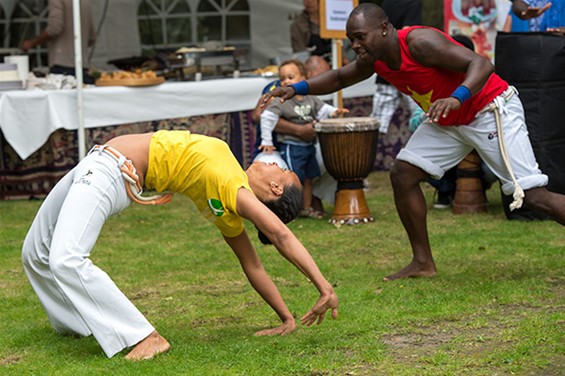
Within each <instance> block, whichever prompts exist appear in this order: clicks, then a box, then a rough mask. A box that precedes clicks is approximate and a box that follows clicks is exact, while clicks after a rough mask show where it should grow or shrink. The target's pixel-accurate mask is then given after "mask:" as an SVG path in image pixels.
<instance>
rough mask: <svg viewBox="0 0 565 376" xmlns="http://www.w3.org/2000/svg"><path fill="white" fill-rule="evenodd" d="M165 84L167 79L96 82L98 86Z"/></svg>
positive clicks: (126, 79) (125, 79) (153, 78)
mask: <svg viewBox="0 0 565 376" xmlns="http://www.w3.org/2000/svg"><path fill="white" fill-rule="evenodd" d="M163 82H165V77H152V78H124V79H120V80H96V86H152V85H159V84H162V83H163Z"/></svg>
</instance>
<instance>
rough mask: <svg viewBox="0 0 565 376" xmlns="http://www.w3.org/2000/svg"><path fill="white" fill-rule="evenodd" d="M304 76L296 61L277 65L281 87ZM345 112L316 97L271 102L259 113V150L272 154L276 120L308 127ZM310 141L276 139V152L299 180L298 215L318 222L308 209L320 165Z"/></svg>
mask: <svg viewBox="0 0 565 376" xmlns="http://www.w3.org/2000/svg"><path fill="white" fill-rule="evenodd" d="M307 77H308V73H307V71H306V66H305V65H304V64H303V63H302V62H301V61H300V60H295V59H294V60H286V61H284V62H282V63H281V65H280V66H279V79H280V81H281V87H283V86H288V85H290V84H293V83H296V82H299V81H301V80H304V79H306V78H307ZM347 112H349V111H348V110H346V109H341V108H337V107H334V106H330V105H329V104H326V103H324V102H323V101H322V100H321V99H320V98H318V97H316V96H311V95H309V96H296V97H295V98H293V99H292V100H290V101H288V102H285V103H280V102H278V101H272V102H271V103H270V104H269V106H268V107H267V108H266V109H265V110H264V111H263V113H262V114H261V145H260V146H259V149H260V150H261V151H263V152H265V153H267V154H270V153H272V152H274V151H275V146H274V144H273V140H272V132H273V130H274V129H275V127H276V125H277V123H278V122H279V119H281V118H282V119H286V120H288V121H290V122H292V123H294V124H304V125H311V124H312V123H314V122H316V121H319V120H323V119H327V118H329V117H336V116H338V115H341V114H345V113H347ZM314 142H315V140H314V141H304V140H302V139H300V138H298V137H294V136H292V135H290V134H281V135H280V137H279V144H278V145H279V151H280V153H281V157H282V158H283V159H284V161H285V162H286V164H287V165H288V167H289V168H290V169H291V170H292V171H294V172H295V173H296V174H297V175H298V177H299V178H300V182H301V183H302V184H303V186H304V209H303V211H302V212H301V216H304V217H312V218H318V219H321V218H322V217H323V213H315V212H314V209H313V208H312V195H313V180H314V179H315V178H318V177H319V176H320V166H319V164H318V160H317V158H316V147H315V145H314Z"/></svg>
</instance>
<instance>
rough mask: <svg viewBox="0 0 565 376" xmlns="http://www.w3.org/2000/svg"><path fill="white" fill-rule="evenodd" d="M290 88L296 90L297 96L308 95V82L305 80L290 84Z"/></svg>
mask: <svg viewBox="0 0 565 376" xmlns="http://www.w3.org/2000/svg"><path fill="white" fill-rule="evenodd" d="M290 86H292V87H293V88H294V91H295V92H296V95H308V88H309V85H308V82H306V81H304V80H303V81H300V82H297V83H295V84H290Z"/></svg>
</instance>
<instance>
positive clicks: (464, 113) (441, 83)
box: [374, 26, 508, 125]
mask: <svg viewBox="0 0 565 376" xmlns="http://www.w3.org/2000/svg"><path fill="white" fill-rule="evenodd" d="M416 28H425V26H412V27H409V28H406V29H402V30H398V42H399V44H400V57H401V59H402V64H401V66H400V69H399V70H392V69H390V68H389V67H388V66H387V65H386V64H385V63H384V62H382V61H376V62H375V63H374V68H375V72H376V73H377V74H378V75H380V76H382V77H383V78H385V79H386V80H387V81H388V82H390V83H391V84H392V85H394V86H395V87H396V88H397V89H398V90H400V91H401V92H403V93H404V94H407V95H409V96H411V97H412V98H413V99H414V100H415V101H416V103H418V105H419V106H420V107H422V109H423V110H424V111H427V110H428V109H429V108H430V105H431V104H432V103H433V102H435V101H436V100H438V99H441V98H447V97H449V96H450V95H451V94H452V93H453V91H454V90H455V89H456V88H457V87H458V86H459V85H461V83H462V82H463V80H464V79H465V73H458V72H453V71H449V70H445V69H442V68H437V67H426V66H424V65H422V64H420V63H418V62H417V61H416V60H414V58H413V57H412V55H411V54H410V51H409V49H408V45H407V43H406V37H407V36H408V33H410V32H411V31H412V30H414V29H416ZM430 29H433V28H430ZM434 30H436V31H438V32H440V33H442V34H443V35H445V37H446V38H447V39H449V40H450V41H451V42H453V43H457V42H456V41H454V40H453V39H452V38H451V37H450V36H449V35H447V34H445V33H443V32H442V31H440V30H437V29H434ZM457 44H458V43H457ZM507 88H508V83H507V82H506V81H504V80H503V79H502V78H500V77H499V76H498V75H497V74H495V73H493V74H491V75H490V77H489V78H488V80H487V82H486V83H485V85H484V86H483V88H482V89H481V90H480V91H479V92H477V93H475V94H474V95H473V96H472V97H471V98H470V99H468V100H467V101H465V103H463V105H462V106H461V108H460V109H459V110H456V111H451V112H450V113H449V115H448V116H447V117H446V118H441V119H440V120H439V124H440V125H468V124H470V123H471V122H472V121H473V120H474V119H475V116H476V115H477V113H478V112H479V111H480V110H481V109H482V108H483V107H485V106H486V105H487V104H489V103H490V102H491V101H492V100H493V99H494V98H496V97H497V96H498V95H500V94H501V93H502V92H504V90H506V89H507Z"/></svg>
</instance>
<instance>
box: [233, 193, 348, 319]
mask: <svg viewBox="0 0 565 376" xmlns="http://www.w3.org/2000/svg"><path fill="white" fill-rule="evenodd" d="M237 211H238V213H239V214H240V215H241V216H243V217H244V218H247V219H249V220H250V221H251V222H253V224H255V226H257V228H259V230H261V232H263V234H265V235H266V236H267V237H268V238H269V240H271V242H272V243H273V245H274V246H275V247H276V248H277V250H278V251H279V253H280V254H281V255H283V256H284V257H285V258H286V259H287V260H289V261H290V262H291V263H292V264H293V265H294V266H295V267H296V268H297V269H298V270H300V271H301V272H302V273H303V274H304V275H305V276H306V277H307V278H308V279H309V280H310V281H311V282H312V283H313V284H314V286H316V288H317V289H318V291H319V292H320V298H319V299H318V301H317V302H316V304H315V305H314V306H313V307H312V308H311V309H310V310H309V311H308V312H307V313H306V314H305V315H304V316H303V317H302V318H301V322H302V323H303V324H306V325H312V324H313V323H314V322H315V321H318V323H321V322H322V321H323V320H324V316H325V313H326V311H327V310H331V311H332V317H333V318H334V319H335V318H337V313H338V312H337V306H338V299H337V295H336V294H335V292H334V289H333V287H332V286H331V284H330V283H329V282H328V281H327V280H326V279H325V278H324V276H323V275H322V273H321V272H320V270H319V269H318V266H317V265H316V263H315V262H314V259H313V258H312V256H311V255H310V253H308V251H307V250H306V248H305V247H304V246H303V245H302V243H300V241H299V240H298V239H297V238H296V236H295V235H294V234H293V233H292V231H290V229H289V228H288V227H287V226H286V225H285V224H284V223H282V222H281V220H280V219H279V218H278V217H277V216H276V215H275V214H274V213H273V212H272V211H271V210H269V209H268V208H267V207H266V206H265V205H263V204H262V203H261V202H260V201H259V200H258V199H257V198H256V197H255V195H253V193H251V192H250V191H248V190H246V189H243V188H242V189H239V191H238V195H237Z"/></svg>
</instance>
